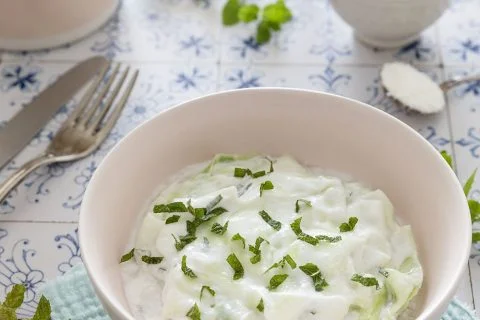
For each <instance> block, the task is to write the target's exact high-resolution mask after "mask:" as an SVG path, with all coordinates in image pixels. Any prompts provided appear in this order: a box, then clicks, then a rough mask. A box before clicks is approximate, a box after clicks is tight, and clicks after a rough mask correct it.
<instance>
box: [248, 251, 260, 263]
mask: <svg viewBox="0 0 480 320" xmlns="http://www.w3.org/2000/svg"><path fill="white" fill-rule="evenodd" d="M261 260H262V255H261V254H260V253H258V254H255V255H254V256H253V257H251V258H250V263H251V264H257V263H259V262H260V261H261Z"/></svg>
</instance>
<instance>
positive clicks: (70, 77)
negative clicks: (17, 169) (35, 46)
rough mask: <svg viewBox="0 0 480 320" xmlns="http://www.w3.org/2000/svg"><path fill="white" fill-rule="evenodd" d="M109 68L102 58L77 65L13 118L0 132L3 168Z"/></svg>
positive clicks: (1, 164) (1, 165) (0, 152)
mask: <svg viewBox="0 0 480 320" xmlns="http://www.w3.org/2000/svg"><path fill="white" fill-rule="evenodd" d="M107 65H108V60H107V59H105V58H104V57H101V56H95V57H92V58H89V59H87V60H85V61H82V62H80V63H78V64H77V65H75V66H74V67H73V68H71V69H70V70H68V71H67V72H65V73H64V74H62V75H61V76H60V77H58V79H57V80H56V81H55V82H54V83H53V84H51V85H50V86H49V87H48V88H46V89H45V90H43V91H42V92H41V93H39V94H38V95H37V96H36V97H35V98H34V99H33V100H32V101H31V102H30V103H28V104H27V105H25V106H24V107H23V108H22V109H21V110H20V111H19V112H18V113H17V114H16V115H15V116H13V118H12V119H11V120H10V121H8V122H7V123H6V124H5V126H3V127H2V128H1V129H0V168H2V167H3V166H4V165H5V164H7V163H8V162H9V161H10V160H11V159H12V158H13V157H14V156H15V155H16V154H17V153H19V152H20V151H21V150H22V149H23V148H25V146H26V145H27V144H28V143H29V142H30V141H31V140H32V138H33V137H34V136H35V134H37V133H38V132H39V131H40V130H41V129H42V128H43V127H45V125H46V124H47V123H48V122H49V121H50V120H51V119H52V117H53V115H54V114H55V113H56V112H57V111H58V110H59V109H60V107H62V106H63V105H64V104H66V103H67V102H68V101H69V100H70V99H72V98H73V97H74V96H75V94H76V93H77V92H78V91H79V90H80V89H81V88H82V87H83V86H84V85H85V84H86V83H87V82H89V80H91V79H92V78H93V77H94V76H95V75H96V74H97V72H99V71H100V70H102V69H103V68H105V67H106V66H107Z"/></svg>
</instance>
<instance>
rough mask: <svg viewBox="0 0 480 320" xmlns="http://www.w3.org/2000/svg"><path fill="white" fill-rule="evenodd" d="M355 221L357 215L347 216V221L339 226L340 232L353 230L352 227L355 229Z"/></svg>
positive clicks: (356, 220)
mask: <svg viewBox="0 0 480 320" xmlns="http://www.w3.org/2000/svg"><path fill="white" fill-rule="evenodd" d="M357 222H358V218H357V217H350V218H348V222H344V223H342V224H341V225H340V227H339V229H340V232H349V231H353V229H355V226H356V225H357Z"/></svg>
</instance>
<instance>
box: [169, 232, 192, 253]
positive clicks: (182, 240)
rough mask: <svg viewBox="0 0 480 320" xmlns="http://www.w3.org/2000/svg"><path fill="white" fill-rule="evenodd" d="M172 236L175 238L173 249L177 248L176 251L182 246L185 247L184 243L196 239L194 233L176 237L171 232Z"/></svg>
mask: <svg viewBox="0 0 480 320" xmlns="http://www.w3.org/2000/svg"><path fill="white" fill-rule="evenodd" d="M172 237H173V239H174V240H175V249H177V251H181V250H182V249H183V248H185V246H186V245H188V244H190V243H192V242H193V241H195V240H196V239H197V237H195V236H194V235H185V236H180V237H179V239H177V238H176V237H175V236H174V235H173V234H172Z"/></svg>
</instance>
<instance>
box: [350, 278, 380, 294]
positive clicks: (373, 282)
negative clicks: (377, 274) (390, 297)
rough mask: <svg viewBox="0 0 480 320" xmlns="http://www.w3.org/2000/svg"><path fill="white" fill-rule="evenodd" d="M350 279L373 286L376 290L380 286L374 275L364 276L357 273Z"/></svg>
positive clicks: (366, 285)
mask: <svg viewBox="0 0 480 320" xmlns="http://www.w3.org/2000/svg"><path fill="white" fill-rule="evenodd" d="M350 280H352V281H354V282H358V283H360V284H361V285H363V286H365V287H373V286H375V288H376V289H377V290H378V289H379V288H380V285H379V284H378V280H377V279H376V278H374V277H365V276H362V275H359V274H354V275H353V277H352V278H351V279H350Z"/></svg>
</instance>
